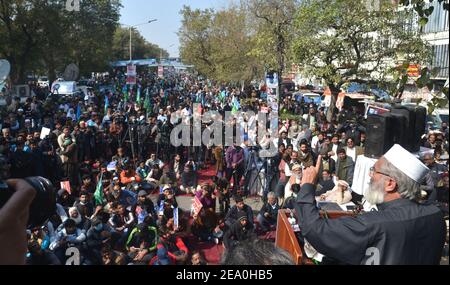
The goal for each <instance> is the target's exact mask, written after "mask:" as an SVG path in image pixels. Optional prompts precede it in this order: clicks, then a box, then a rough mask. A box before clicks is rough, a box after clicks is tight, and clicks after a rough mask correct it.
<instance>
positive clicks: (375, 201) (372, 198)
mask: <svg viewBox="0 0 450 285" xmlns="http://www.w3.org/2000/svg"><path fill="white" fill-rule="evenodd" d="M383 183H384V181H383V180H380V181H379V182H378V183H376V182H373V181H371V182H370V184H369V189H368V190H367V191H366V193H364V198H365V199H366V201H367V202H369V203H370V204H371V205H379V204H382V203H383V202H384V196H385V195H386V194H385V192H384V185H383Z"/></svg>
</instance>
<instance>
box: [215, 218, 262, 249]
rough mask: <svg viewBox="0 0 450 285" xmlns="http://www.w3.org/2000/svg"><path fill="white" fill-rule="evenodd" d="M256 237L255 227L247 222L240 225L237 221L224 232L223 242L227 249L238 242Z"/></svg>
mask: <svg viewBox="0 0 450 285" xmlns="http://www.w3.org/2000/svg"><path fill="white" fill-rule="evenodd" d="M251 239H256V234H255V227H254V226H253V224H252V223H247V225H245V227H243V226H242V225H241V223H240V222H239V221H236V222H234V224H233V225H232V226H231V227H230V228H229V229H228V230H227V231H226V232H225V235H224V237H223V242H224V244H225V247H226V248H227V249H230V248H233V247H235V246H236V245H238V244H239V242H242V241H246V240H251Z"/></svg>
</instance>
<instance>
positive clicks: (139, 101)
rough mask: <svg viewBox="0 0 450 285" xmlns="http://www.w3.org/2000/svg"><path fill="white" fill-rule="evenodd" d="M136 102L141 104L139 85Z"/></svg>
mask: <svg viewBox="0 0 450 285" xmlns="http://www.w3.org/2000/svg"><path fill="white" fill-rule="evenodd" d="M136 103H137V104H138V105H141V87H140V86H138V88H137V95H136Z"/></svg>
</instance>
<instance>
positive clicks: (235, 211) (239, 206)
mask: <svg viewBox="0 0 450 285" xmlns="http://www.w3.org/2000/svg"><path fill="white" fill-rule="evenodd" d="M234 201H235V202H236V205H234V206H233V207H231V209H230V211H228V213H227V215H226V216H225V225H227V226H228V227H231V226H232V225H233V224H234V222H236V221H237V220H238V216H239V213H242V212H243V213H245V215H246V216H247V220H248V222H249V223H251V224H253V222H254V221H253V209H252V207H250V206H249V205H246V204H245V203H244V199H242V197H241V196H235V197H234Z"/></svg>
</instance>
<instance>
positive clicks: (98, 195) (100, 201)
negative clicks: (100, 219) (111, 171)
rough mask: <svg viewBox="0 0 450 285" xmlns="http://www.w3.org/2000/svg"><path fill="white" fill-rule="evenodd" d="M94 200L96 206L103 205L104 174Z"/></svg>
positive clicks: (99, 181) (101, 176)
mask: <svg viewBox="0 0 450 285" xmlns="http://www.w3.org/2000/svg"><path fill="white" fill-rule="evenodd" d="M94 199H95V204H96V206H101V205H103V173H102V174H101V175H100V179H99V180H98V183H97V187H96V189H95V193H94Z"/></svg>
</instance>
